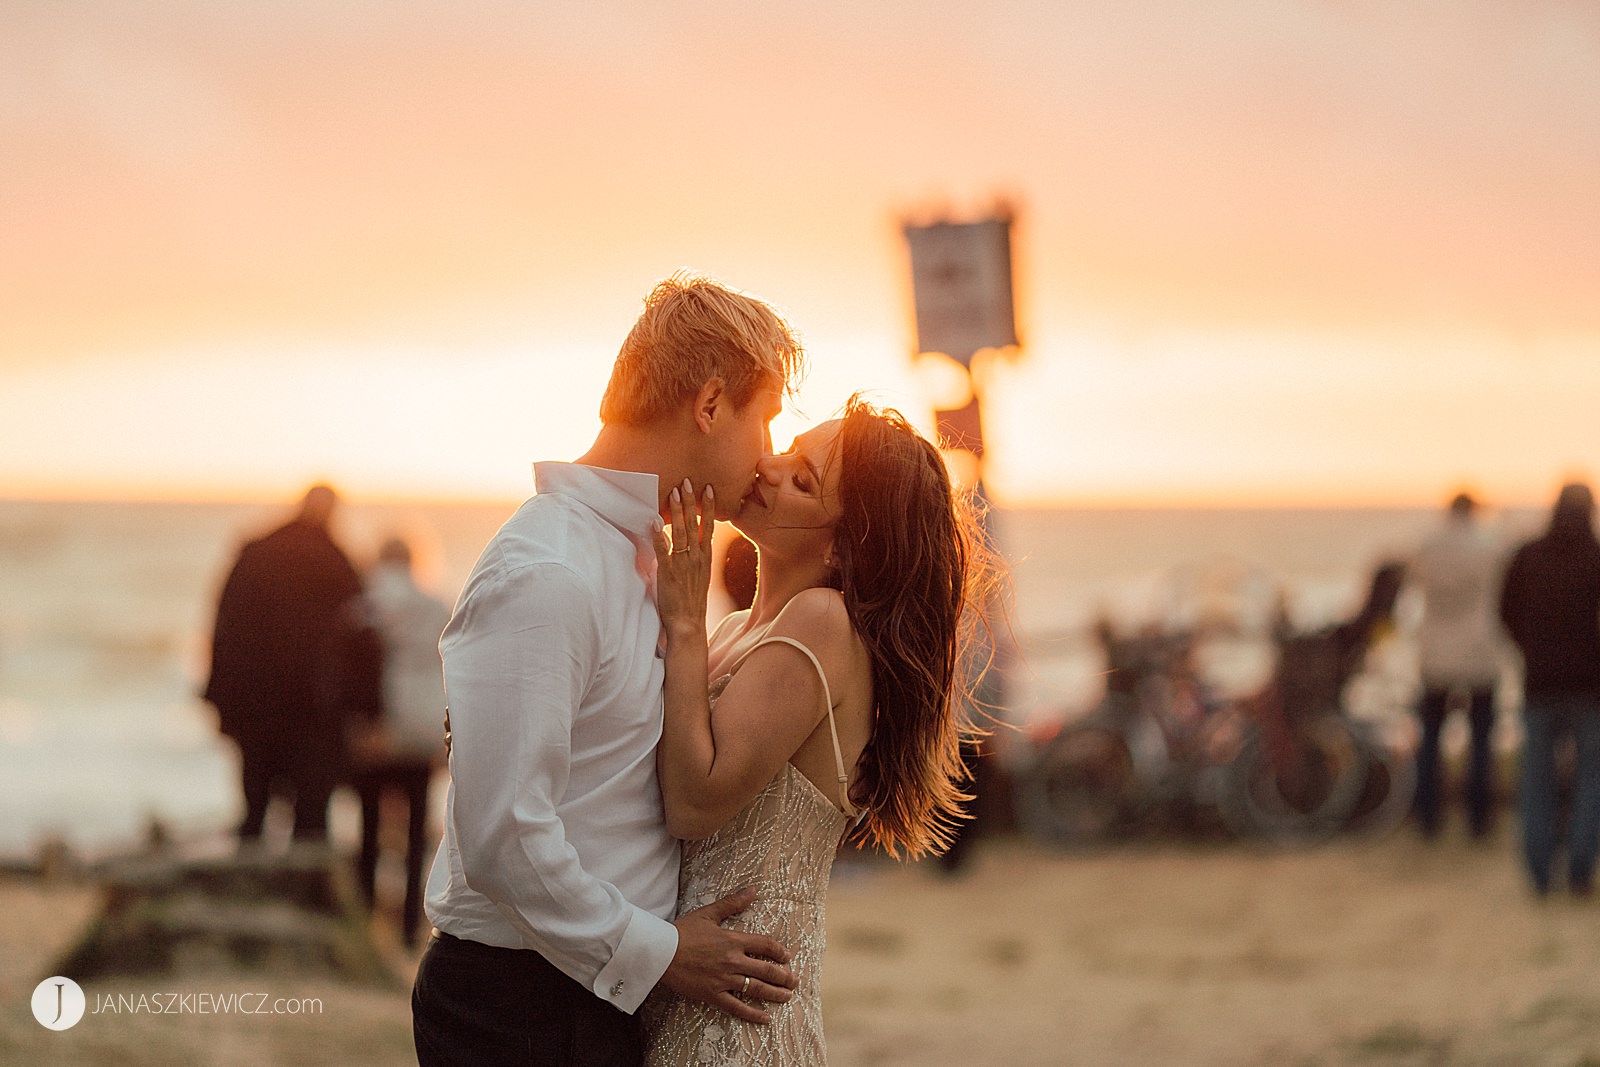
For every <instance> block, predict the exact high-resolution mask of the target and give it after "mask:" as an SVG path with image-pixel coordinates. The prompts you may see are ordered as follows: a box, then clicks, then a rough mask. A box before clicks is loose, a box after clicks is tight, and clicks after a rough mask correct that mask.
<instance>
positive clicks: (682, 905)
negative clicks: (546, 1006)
mask: <svg viewBox="0 0 1600 1067" xmlns="http://www.w3.org/2000/svg"><path fill="white" fill-rule="evenodd" d="M768 640H769V641H782V642H783V643H785V644H791V645H794V646H795V647H797V648H799V649H800V650H801V651H802V652H805V654H806V655H807V656H808V657H810V658H811V660H812V663H813V664H814V665H815V664H816V657H815V656H813V655H812V654H811V652H810V650H809V649H806V648H805V646H803V645H800V644H799V643H798V642H795V641H793V640H790V639H788V638H769V639H768ZM765 643H767V642H763V644H765ZM758 647H759V646H758ZM735 670H737V665H736V666H735ZM817 670H818V672H819V673H821V667H820V666H818V667H817ZM731 677H732V674H727V675H724V676H723V677H721V678H719V679H718V680H717V682H716V683H715V684H713V686H712V687H711V697H712V702H713V704H715V702H716V698H717V697H719V696H720V695H721V694H722V690H723V689H724V688H726V687H727V684H728V680H729V679H730V678H731ZM823 693H824V697H823V698H824V700H828V702H829V704H830V710H829V712H828V725H829V728H830V729H832V728H833V712H832V710H831V703H832V701H831V699H830V698H829V697H828V695H827V678H826V676H823ZM834 752H835V760H836V762H837V763H838V766H839V776H840V777H841V778H844V777H845V772H844V766H843V760H842V759H840V758H839V755H838V737H837V733H835V737H834ZM842 788H843V786H842V784H841V789H842ZM850 821H851V818H850V816H848V815H846V814H845V813H844V812H842V811H840V810H839V808H837V807H835V806H834V805H833V804H832V803H831V802H829V800H828V798H827V797H826V796H824V795H823V793H822V791H821V790H819V789H818V788H817V787H816V786H815V785H814V784H813V783H812V782H811V780H810V779H809V778H807V777H806V776H805V775H803V774H801V773H800V772H799V771H798V770H796V769H795V767H794V765H793V764H789V763H785V764H784V765H783V768H782V770H780V771H779V772H778V774H777V776H776V777H774V778H773V779H772V781H771V782H770V783H769V784H768V785H767V787H766V788H765V789H763V790H762V791H761V792H760V793H759V794H757V795H756V797H755V799H753V800H751V801H750V803H748V804H746V805H745V806H744V808H743V810H741V811H740V812H739V813H738V814H737V815H735V816H734V817H733V818H732V819H731V820H729V821H728V823H727V825H725V826H723V827H722V829H720V830H718V831H717V832H716V833H715V834H713V835H712V836H710V837H708V838H705V839H704V840H702V841H692V842H688V843H687V844H685V845H684V851H683V867H682V872H681V874H680V875H679V878H678V914H680V915H682V914H683V913H685V912H689V911H693V910H694V909H696V908H699V907H703V906H705V905H707V904H712V903H715V902H716V901H717V900H719V899H721V898H722V897H725V896H727V895H728V894H729V893H732V892H734V891H735V890H738V889H740V888H742V887H744V886H755V887H756V890H757V893H756V900H755V903H754V904H752V905H751V906H750V907H749V908H747V909H746V910H745V911H744V912H742V913H740V914H739V915H736V916H734V917H733V918H732V919H730V920H728V921H727V922H725V923H724V924H723V925H724V926H727V927H729V928H732V929H738V930H748V931H751V932H753V933H761V934H766V935H769V936H771V937H773V938H776V939H777V940H778V941H779V942H780V943H782V944H783V945H785V946H786V947H787V948H788V949H789V951H790V952H791V953H792V958H791V959H790V961H789V967H790V969H791V970H793V972H794V976H795V981H796V986H795V991H794V997H793V998H792V999H790V1000H788V1001H786V1002H785V1003H782V1004H763V1005H762V1006H763V1007H764V1008H765V1009H766V1010H767V1011H768V1012H769V1014H770V1015H771V1016H772V1022H770V1023H767V1024H764V1025H757V1024H754V1023H747V1022H744V1021H743V1020H741V1019H736V1018H734V1017H733V1016H731V1015H728V1014H727V1013H725V1012H723V1011H721V1010H719V1009H717V1008H713V1007H711V1006H710V1005H707V1004H702V1003H700V1002H699V1001H692V1000H685V999H684V998H683V997H680V996H677V995H676V994H673V993H670V992H668V991H666V990H664V989H658V990H657V992H656V993H655V994H654V995H652V997H651V999H650V1000H649V1001H648V1002H646V1005H645V1029H646V1034H647V1052H646V1054H645V1064H646V1065H647V1067H725V1065H727V1067H731V1065H735V1064H737V1065H740V1067H780V1065H781V1067H821V1065H823V1064H826V1063H827V1047H826V1045H825V1044H824V1042H823V1037H822V987H821V979H822V951H823V946H824V941H825V934H824V929H823V920H824V910H823V898H824V896H825V895H826V893H827V891H828V874H829V872H830V871H831V870H832V868H833V857H834V854H835V852H837V851H838V848H839V843H840V841H841V840H842V839H843V837H844V833H845V831H846V829H848V827H849V825H850Z"/></svg>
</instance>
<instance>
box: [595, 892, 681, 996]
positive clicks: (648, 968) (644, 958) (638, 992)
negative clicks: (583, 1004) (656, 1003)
mask: <svg viewBox="0 0 1600 1067" xmlns="http://www.w3.org/2000/svg"><path fill="white" fill-rule="evenodd" d="M677 951H678V928H677V927H676V926H674V925H672V924H671V923H670V922H668V921H667V920H665V919H661V918H657V917H656V916H654V915H651V914H650V913H649V912H647V911H642V910H640V909H639V908H634V909H633V918H632V919H630V920H629V921H628V928H627V929H626V930H624V931H623V933H622V943H621V944H619V945H618V946H617V951H616V952H615V953H613V954H612V956H611V961H610V962H609V963H607V964H606V965H605V966H604V967H602V968H601V969H600V973H599V974H598V975H596V976H595V979H594V986H593V987H592V988H593V991H594V995H595V996H597V997H599V998H600V999H601V1000H603V1001H605V1002H607V1003H608V1004H612V1005H615V1006H616V1007H618V1008H620V1009H622V1010H623V1011H625V1012H627V1013H628V1014H629V1015H632V1014H633V1013H634V1012H635V1011H637V1010H638V1009H639V1005H640V1004H643V1003H644V998H645V997H647V996H649V995H650V990H652V989H654V988H655V987H656V983H657V982H659V981H661V976H662V975H663V974H666V973H667V968H668V967H669V966H670V965H671V964H672V957H673V956H674V955H676V954H677Z"/></svg>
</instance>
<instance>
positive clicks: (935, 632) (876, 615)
mask: <svg viewBox="0 0 1600 1067" xmlns="http://www.w3.org/2000/svg"><path fill="white" fill-rule="evenodd" d="M840 439H841V462H842V467H841V469H840V497H841V504H842V505H843V515H842V517H841V518H840V520H839V523H838V527H837V529H836V532H835V538H834V558H835V560H836V562H837V566H838V569H837V571H836V572H835V573H834V584H835V586H836V588H838V589H839V590H840V591H841V592H842V593H843V594H844V602H845V608H846V610H847V611H848V613H849V616H850V622H851V624H852V625H853V626H854V627H855V630H856V633H857V634H858V635H860V637H861V640H862V642H863V643H864V644H865V645H866V648H867V652H868V654H869V656H870V657H871V660H872V689H873V698H874V702H875V704H876V708H875V709H874V710H875V714H874V719H873V728H872V738H871V740H870V741H868V743H867V746H866V749H865V750H864V751H863V752H862V755H861V762H860V764H859V769H860V774H859V777H858V779H857V782H856V784H855V786H854V787H853V789H852V799H853V800H854V801H855V802H857V803H858V804H859V805H860V806H861V807H862V808H863V809H864V810H865V812H866V815H865V818H864V819H863V820H862V822H861V824H860V825H859V826H858V827H857V829H856V832H855V834H854V837H855V839H856V840H857V841H858V842H859V843H861V844H872V845H876V846H878V847H879V848H881V849H883V850H884V851H885V852H886V853H888V854H889V855H890V856H899V855H900V854H901V853H904V854H905V855H906V856H908V857H909V858H916V857H919V856H924V855H930V854H934V853H938V852H942V851H944V849H945V848H947V847H948V846H949V844H950V841H951V839H952V837H953V835H954V832H955V830H956V828H957V827H958V826H959V824H960V821H961V820H962V819H965V818H967V815H966V813H965V810H964V805H965V804H966V803H967V802H969V801H970V800H971V799H972V796H971V795H970V794H969V793H968V792H967V791H966V790H965V788H964V783H965V781H966V780H967V778H968V777H969V776H970V775H969V772H968V770H967V768H966V766H965V764H964V763H963V761H962V754H961V745H962V741H963V739H964V738H966V737H970V736H971V735H973V734H975V733H979V732H981V731H976V730H975V729H973V728H972V727H971V726H970V724H967V723H964V722H963V721H962V720H961V717H960V716H959V715H958V711H957V709H958V705H959V703H960V697H961V695H962V693H963V692H964V691H965V689H966V687H967V685H968V681H969V680H968V677H967V675H968V672H967V670H966V669H965V664H964V663H963V656H964V651H965V650H966V649H967V648H969V647H970V645H971V642H969V641H967V640H966V639H965V638H964V636H963V634H964V633H965V632H966V631H967V630H968V629H969V628H970V627H971V626H972V625H973V623H974V622H975V618H974V616H975V614H976V613H975V612H974V611H973V610H972V608H973V607H974V600H973V596H972V594H973V591H974V590H975V588H976V585H975V582H974V578H975V577H977V576H980V575H982V574H983V573H985V572H986V571H987V570H988V560H989V556H988V552H987V546H986V544H985V543H984V541H983V538H982V537H981V532H980V529H979V527H978V525H977V523H976V521H975V516H974V513H973V510H972V509H973V506H974V505H973V504H972V503H971V502H970V501H969V500H968V498H967V497H966V496H965V495H963V494H960V493H958V492H957V491H956V490H955V489H954V488H953V487H952V486H951V483H950V475H949V471H948V470H947V468H946V467H945V462H944V457H943V456H942V455H940V453H939V450H938V449H937V448H936V447H935V446H934V445H933V444H932V443H931V442H929V441H928V440H927V439H926V438H924V437H922V435H921V434H919V433H918V432H917V431H916V429H915V428H914V427H912V426H911V424H910V423H909V422H907V421H906V419H905V417H904V416H902V415H901V414H900V413H899V412H897V411H894V410H892V409H882V410H880V409H878V408H875V407H873V406H872V405H870V404H867V403H865V402H864V401H862V400H861V399H860V398H859V397H852V398H851V399H850V401H849V402H848V403H847V404H846V406H845V413H844V417H843V426H842V430H841V438H840Z"/></svg>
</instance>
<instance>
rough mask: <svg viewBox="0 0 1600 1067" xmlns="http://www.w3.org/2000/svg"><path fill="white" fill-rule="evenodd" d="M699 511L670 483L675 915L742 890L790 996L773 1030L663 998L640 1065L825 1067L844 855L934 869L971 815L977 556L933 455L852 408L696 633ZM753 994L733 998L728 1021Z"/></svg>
mask: <svg viewBox="0 0 1600 1067" xmlns="http://www.w3.org/2000/svg"><path fill="white" fill-rule="evenodd" d="M713 503H714V502H713V501H711V500H710V499H709V492H708V493H707V494H706V497H705V498H703V499H698V500H697V499H696V498H695V495H694V491H693V488H692V487H690V486H688V485H685V486H683V487H680V489H679V490H678V491H677V495H676V496H675V497H674V502H673V505H672V509H673V510H672V511H671V514H669V518H670V519H671V521H672V526H673V530H672V539H671V543H670V547H669V543H668V541H667V538H666V536H665V534H663V535H661V536H660V537H659V538H658V544H657V549H656V551H657V557H658V560H659V565H660V569H659V574H658V582H659V602H660V606H661V613H662V618H663V624H664V629H665V638H666V717H665V725H664V729H663V734H662V739H661V745H660V748H659V750H658V755H657V764H658V767H659V771H660V778H661V788H662V792H663V795H664V798H665V802H666V812H667V824H668V828H669V829H670V830H671V831H672V833H673V834H674V835H675V836H677V837H679V838H682V839H683V840H684V841H685V845H684V853H683V870H682V875H681V877H680V880H679V893H678V909H679V911H680V913H681V912H685V911H689V910H692V909H694V908H697V907H699V906H701V905H702V904H706V903H710V902H711V901H714V900H717V899H719V898H720V897H722V896H724V895H726V894H727V893H729V892H732V891H734V890H737V889H739V888H741V887H744V886H752V887H754V888H755V889H756V890H757V895H756V901H755V903H754V904H753V905H752V906H751V907H750V908H749V909H747V910H746V911H745V912H743V913H741V914H740V915H738V916H736V917H735V918H734V919H733V920H730V923H729V925H736V926H738V927H739V928H741V929H747V930H751V931H759V932H761V933H763V934H767V935H770V936H772V937H774V938H776V939H777V940H778V941H779V942H781V943H783V944H784V945H786V946H787V947H788V948H789V950H790V952H791V954H792V957H791V959H790V960H789V961H788V965H789V967H790V968H791V969H792V971H793V973H794V976H795V979H796V989H795V991H794V996H793V998H792V999H790V1000H788V1001H786V1002H784V1003H781V1004H775V1005H772V1006H771V1009H770V1012H769V1015H770V1021H769V1022H767V1023H765V1024H757V1023H748V1022H744V1021H743V1020H740V1019H736V1018H734V1017H733V1016H731V1015H729V1014H727V1013H725V1012H724V1011H722V1010H719V1009H718V1008H717V1007H716V1006H714V1005H708V1004H704V1003H701V1002H698V1001H689V1000H685V999H682V998H678V997H674V996H672V995H670V994H666V993H658V995H657V999H656V1000H655V1001H654V1002H653V1003H652V1004H650V1005H649V1011H648V1013H647V1027H646V1029H647V1034H648V1048H649V1051H648V1054H647V1057H646V1062H647V1063H648V1064H649V1065H650V1067H678V1065H684V1067H687V1065H695V1067H705V1065H717V1064H742V1065H746V1067H757V1065H777V1064H782V1065H785V1067H795V1065H813V1064H815V1065H820V1064H823V1063H825V1062H826V1050H825V1046H824V1042H823V1032H822V1014H821V1003H822V998H821V987H820V978H821V967H822V950H823V940H824V934H823V898H824V895H825V893H826V890H827V884H828V873H829V870H830V868H831V866H832V863H833V857H834V854H835V852H836V851H837V850H838V847H839V845H840V843H841V842H842V841H843V840H844V839H845V838H846V837H847V836H848V837H850V838H852V839H853V840H855V841H857V842H858V843H866V844H872V845H876V846H877V847H879V848H881V849H883V850H884V851H885V852H887V853H888V854H890V855H891V856H899V855H905V856H909V857H918V856H923V855H929V854H933V853H937V852H939V851H941V850H942V849H943V848H944V847H945V846H946V845H947V843H948V841H949V839H950V834H951V831H952V828H953V827H954V826H955V825H956V822H957V820H959V819H961V818H963V817H964V816H963V813H962V804H963V803H964V802H965V801H967V800H969V799H970V797H968V796H967V795H966V794H965V793H964V792H963V789H962V782H963V779H964V777H965V772H964V770H963V766H962V761H961V752H960V743H961V740H962V737H963V733H964V728H963V725H962V723H961V722H959V721H958V718H957V715H956V714H955V704H956V700H955V698H956V696H957V695H958V694H957V693H956V687H957V682H958V679H961V678H963V677H964V676H965V672H964V671H963V670H961V669H959V664H958V659H959V658H960V656H961V654H962V650H963V649H964V648H966V647H967V644H966V642H964V641H963V640H962V637H961V631H962V628H963V626H965V625H967V624H969V623H970V622H971V614H972V613H970V612H969V611H968V610H967V608H968V605H969V604H971V603H973V602H974V600H973V599H972V594H971V586H972V584H973V583H972V578H973V576H974V575H976V574H980V573H982V572H983V571H984V569H985V568H983V567H981V566H979V565H978V562H977V561H979V560H980V559H981V558H982V557H981V545H980V543H979V542H978V540H977V539H976V537H975V530H976V528H975V526H974V524H973V523H972V522H971V521H970V517H969V513H968V511H967V509H966V504H965V498H964V497H963V496H962V495H961V494H959V493H957V492H956V491H955V490H953V488H952V486H951V484H950V479H949V475H948V472H947V470H946V468H945V464H944V460H943V458H942V457H941V455H940V454H939V451H938V449H936V448H935V447H934V446H933V445H932V444H931V443H929V442H928V441H927V440H925V439H924V438H923V437H921V436H920V435H919V434H918V433H917V432H916V430H915V429H913V428H912V427H911V425H910V424H909V423H907V422H906V421H905V419H904V418H903V417H901V416H900V415H899V414H898V413H896V412H893V411H879V410H877V409H875V408H872V407H871V406H869V405H866V404H864V403H861V402H860V401H858V400H852V401H851V402H850V404H849V405H848V406H847V407H846V410H845V413H844V415H843V416H842V417H841V418H839V419H836V420H834V421H832V422H827V423H824V424H822V425H821V426H818V427H816V428H815V429H813V430H810V431H808V432H806V433H803V434H801V435H800V436H799V437H797V438H796V439H795V443H794V446H793V447H792V448H791V449H790V450H789V451H788V452H785V453H784V454H782V455H778V456H772V457H770V458H769V459H767V460H765V461H763V462H762V464H761V465H760V467H759V468H758V477H757V480H756V485H755V486H754V488H753V489H752V490H751V492H750V493H749V494H748V495H747V496H746V497H745V499H744V500H742V501H741V502H740V504H739V506H738V508H737V509H736V515H735V518H734V519H733V523H734V525H735V526H736V527H737V528H738V529H739V530H740V531H741V532H742V533H743V534H744V535H745V536H746V537H748V538H749V539H750V540H751V541H753V542H754V543H755V545H756V547H757V548H758V549H759V551H760V568H759V574H758V580H757V586H756V595H755V600H754V603H753V604H752V605H751V607H750V608H749V609H748V610H746V611H740V612H735V613H734V614H732V615H729V616H728V617H727V618H726V619H724V620H723V621H722V622H721V623H720V624H719V625H718V626H717V627H716V629H715V630H714V632H713V633H712V634H711V635H710V637H709V638H708V637H707V635H706V631H705V624H704V619H705V611H706V596H707V590H708V587H709V584H710V571H711V533H712V525H713V523H712V521H711V520H710V519H709V518H708V517H707V518H702V516H709V515H710V514H711V513H712V511H713V507H712V505H713ZM708 680H709V685H708ZM756 984H757V983H754V982H751V981H749V980H746V981H745V983H744V985H743V986H742V987H740V988H734V989H730V990H728V991H727V993H726V994H724V996H725V997H726V998H728V1003H729V1005H732V1004H733V1002H734V1001H735V1000H736V999H737V998H739V997H741V996H743V995H745V994H747V993H749V992H751V987H752V986H754V985H756ZM756 1003H759V1002H756Z"/></svg>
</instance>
